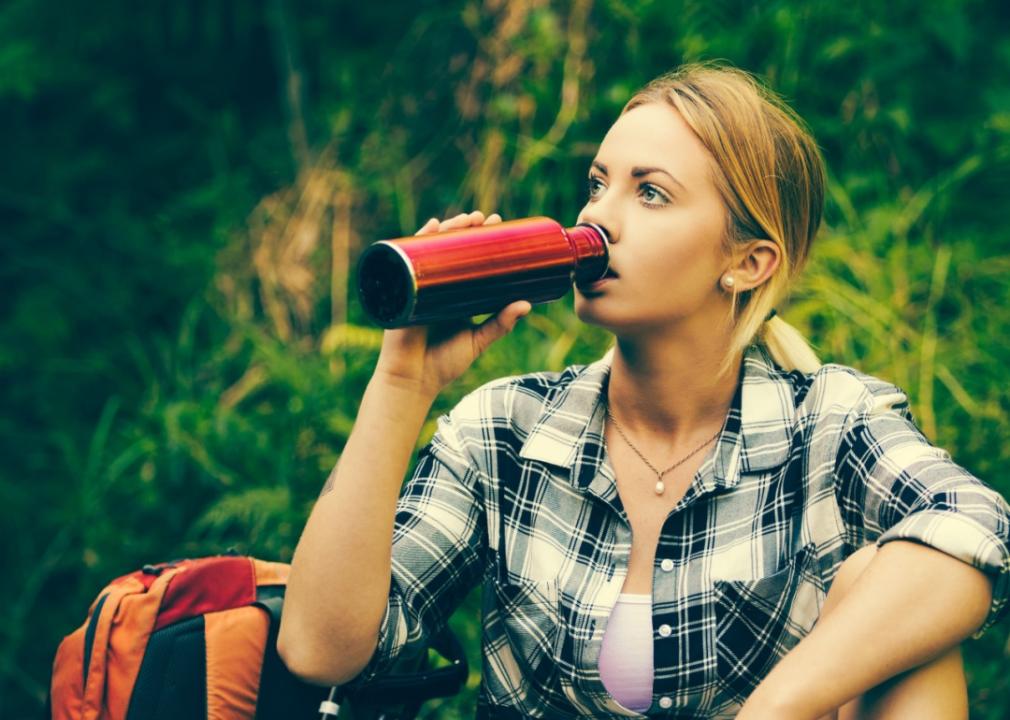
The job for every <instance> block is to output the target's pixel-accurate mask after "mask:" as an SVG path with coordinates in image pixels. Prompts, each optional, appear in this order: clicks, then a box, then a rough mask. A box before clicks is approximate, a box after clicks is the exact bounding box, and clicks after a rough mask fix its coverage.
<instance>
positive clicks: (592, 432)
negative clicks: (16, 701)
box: [519, 345, 796, 495]
mask: <svg viewBox="0 0 1010 720" xmlns="http://www.w3.org/2000/svg"><path fill="white" fill-rule="evenodd" d="M613 355H614V349H613V348H611V349H610V350H608V351H607V353H606V354H605V355H604V356H603V357H602V358H600V359H599V360H597V361H596V362H594V363H591V364H589V365H585V366H583V367H582V368H581V369H579V370H578V371H577V372H576V375H575V377H574V378H573V379H572V381H571V382H570V383H568V384H567V385H566V386H564V387H563V388H562V389H561V390H560V391H559V392H558V394H557V395H556V396H554V397H553V398H552V399H551V400H549V401H548V402H547V403H546V404H545V406H544V409H543V412H542V413H541V415H540V418H539V419H538V420H537V422H536V423H535V425H534V426H533V429H532V430H531V431H530V434H529V435H528V436H527V438H526V441H525V442H524V443H523V446H522V449H521V450H520V451H519V455H520V457H523V458H526V459H529V460H539V461H541V462H545V463H549V464H551V465H556V466H558V467H564V468H568V469H569V470H570V471H571V473H570V480H571V482H572V484H573V485H574V486H576V487H578V488H581V489H586V488H589V487H590V485H592V484H593V483H594V480H595V481H596V482H600V480H601V479H600V478H598V477H597V475H598V470H600V468H601V467H602V466H603V464H604V463H603V460H604V457H605V451H604V446H603V438H602V432H603V418H604V415H605V410H604V405H603V392H604V390H605V388H606V387H607V382H608V380H609V378H610V367H611V362H612V360H613ZM794 375H795V373H786V372H785V371H784V370H782V368H780V367H779V366H778V365H776V364H775V362H774V361H773V360H772V359H771V357H770V356H769V354H768V351H767V350H766V349H765V348H763V347H761V346H759V345H752V346H751V347H750V348H748V349H747V352H746V353H745V354H744V359H743V365H742V368H741V382H740V383H739V384H738V385H737V390H736V393H735V394H734V396H733V402H732V403H731V405H730V410H729V413H728V414H727V416H726V422H725V424H724V426H723V430H722V433H721V434H720V436H719V441H718V443H717V445H716V449H715V452H714V453H713V454H712V472H711V473H703V474H702V488H701V489H702V490H715V489H717V488H731V487H734V486H735V485H736V484H737V483H738V482H739V481H740V475H741V473H751V472H760V471H763V470H770V469H772V468H776V467H778V466H780V465H782V464H783V463H784V462H785V461H786V459H787V458H788V457H789V451H790V441H791V438H792V433H793V429H794V424H795V417H796V409H795V401H794V398H795V392H794V389H793V381H794V380H795V377H794ZM598 489H599V490H602V491H603V492H601V493H599V494H601V495H610V494H611V493H612V492H616V491H615V490H610V489H606V488H602V487H601V488H598Z"/></svg>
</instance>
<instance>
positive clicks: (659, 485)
mask: <svg viewBox="0 0 1010 720" xmlns="http://www.w3.org/2000/svg"><path fill="white" fill-rule="evenodd" d="M606 413H607V418H608V419H609V420H610V422H611V423H612V424H613V426H614V429H615V430H616V431H617V433H618V434H619V435H620V436H621V437H622V438H623V439H624V442H626V443H627V444H628V447H630V448H631V449H632V450H633V451H634V453H635V454H636V455H638V457H639V458H641V460H642V462H644V463H645V464H646V465H648V466H649V469H650V470H652V472H654V473H655V474H656V494H657V495H662V494H663V490H664V489H665V486H664V485H663V476H664V475H666V474H667V473H668V472H670V471H671V470H676V469H677V468H678V467H680V466H681V465H683V464H684V463H686V462H687V461H688V460H690V459H691V458H692V457H694V456H695V455H697V454H698V453H699V452H701V451H702V449H703V448H705V447H707V446H708V445H710V444H711V443H712V442H713V441H714V440H715V439H716V438H717V437H719V435H720V434H721V433H722V428H719V432H717V433H716V434H715V435H713V436H712V437H710V438H709V439H708V440H706V441H705V442H703V443H702V444H701V445H699V446H698V447H696V448H695V449H694V450H692V451H691V452H689V453H688V454H687V455H685V456H684V457H682V458H681V459H680V460H678V461H677V462H675V463H674V464H673V465H671V466H670V467H668V468H667V469H666V470H663V471H660V470H658V469H656V466H655V465H653V464H652V463H651V462H649V460H648V459H647V458H646V457H645V455H643V454H642V452H641V451H640V450H639V449H638V448H637V447H635V444H634V443H633V442H631V440H630V439H629V438H628V436H627V435H625V434H624V430H622V429H621V426H620V424H619V423H618V422H617V419H616V418H615V417H614V416H613V415H612V414H611V413H610V407H609V406H608V407H606Z"/></svg>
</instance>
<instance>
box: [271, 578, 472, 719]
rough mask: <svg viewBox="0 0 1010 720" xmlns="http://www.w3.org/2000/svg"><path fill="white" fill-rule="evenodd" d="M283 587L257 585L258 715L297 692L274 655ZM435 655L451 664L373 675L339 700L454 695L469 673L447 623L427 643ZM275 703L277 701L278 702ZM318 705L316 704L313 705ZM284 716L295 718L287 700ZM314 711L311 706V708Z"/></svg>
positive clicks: (417, 699)
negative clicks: (262, 627)
mask: <svg viewBox="0 0 1010 720" xmlns="http://www.w3.org/2000/svg"><path fill="white" fill-rule="evenodd" d="M285 589H286V588H284V587H260V588H258V590H257V598H256V605H259V606H260V607H262V608H263V609H265V610H266V611H267V612H268V613H270V616H271V620H272V622H271V623H270V637H269V639H268V641H267V652H266V653H265V655H264V658H263V673H262V675H261V676H260V700H259V705H258V711H257V715H258V716H259V717H275V715H272V714H269V713H271V712H273V711H274V710H273V709H274V708H275V707H284V702H285V701H284V698H285V697H291V696H292V695H293V694H297V687H295V692H293V691H292V687H293V686H292V685H291V684H290V681H291V679H292V678H293V677H294V676H293V675H291V673H290V672H288V670H287V669H286V668H285V667H284V665H283V663H282V662H281V660H280V657H279V656H278V655H277V630H278V628H279V626H280V620H281V614H282V612H283V610H284V591H285ZM429 645H430V647H432V648H434V649H435V651H436V652H438V654H439V655H441V656H442V657H443V658H445V659H446V660H448V661H449V662H450V663H451V664H450V665H448V666H446V667H442V668H437V669H434V670H427V669H426V670H422V671H420V672H412V673H398V674H396V675H385V676H381V677H377V678H375V679H374V680H372V681H371V682H369V683H367V684H365V685H362V686H361V687H360V688H357V689H355V690H354V691H353V692H351V693H349V695H348V696H347V697H346V698H344V697H343V693H342V692H339V691H338V694H339V695H340V696H341V701H342V700H343V699H348V700H352V701H353V700H358V701H361V702H366V703H387V704H388V703H389V702H390V701H391V700H393V701H395V702H396V704H411V703H421V702H423V701H425V700H430V699H432V698H436V697H449V696H452V695H455V694H457V693H458V692H459V691H460V690H461V689H462V688H463V686H464V685H465V684H466V679H467V677H468V676H469V674H470V668H469V664H468V663H467V660H466V653H465V651H464V650H463V646H462V645H461V644H460V642H459V638H457V637H456V635H455V634H454V633H453V632H452V630H451V629H450V628H449V626H448V625H447V626H446V627H445V628H444V629H443V630H442V632H441V633H439V634H438V635H436V636H435V637H434V638H432V640H431V642H430V643H429ZM278 703H281V704H280V705H278ZM317 707H318V704H317ZM287 709H288V716H290V717H296V715H294V714H292V713H291V712H290V703H289V702H288V703H287ZM313 710H314V711H315V708H313ZM277 717H279V716H277Z"/></svg>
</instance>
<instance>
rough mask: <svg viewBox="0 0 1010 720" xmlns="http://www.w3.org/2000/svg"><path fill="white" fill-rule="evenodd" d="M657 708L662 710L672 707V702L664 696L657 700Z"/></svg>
mask: <svg viewBox="0 0 1010 720" xmlns="http://www.w3.org/2000/svg"><path fill="white" fill-rule="evenodd" d="M659 706H660V707H661V708H663V709H664V710H665V709H666V708H669V707H673V700H671V699H670V698H668V697H666V696H665V695H664V696H663V697H661V698H660V699H659Z"/></svg>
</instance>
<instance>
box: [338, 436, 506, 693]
mask: <svg viewBox="0 0 1010 720" xmlns="http://www.w3.org/2000/svg"><path fill="white" fill-rule="evenodd" d="M486 542H487V529H486V524H485V516H484V503H483V499H482V494H481V488H480V486H479V474H478V473H477V472H475V471H474V470H473V468H472V466H471V465H470V463H468V461H467V459H466V457H465V456H464V454H463V453H462V452H461V450H460V443H459V440H458V438H457V436H456V433H455V429H454V427H453V424H452V421H451V419H450V417H449V416H442V417H441V418H439V419H438V430H437V432H436V433H435V436H434V437H433V438H432V440H431V442H430V443H429V444H428V445H427V446H425V448H424V449H422V450H421V452H420V454H419V456H418V462H417V466H416V468H415V470H414V473H413V475H412V476H411V478H410V480H409V481H408V482H407V483H406V485H405V486H404V488H403V490H402V491H401V493H400V497H399V499H398V501H397V507H396V518H395V523H394V528H393V546H392V580H391V583H390V589H389V599H388V602H387V605H386V611H385V614H384V616H383V619H382V622H381V624H380V626H379V636H378V643H377V646H376V650H375V653H374V654H373V655H372V658H371V660H370V661H369V662H368V664H367V665H366V666H365V667H364V668H363V669H362V671H361V673H359V674H358V675H357V676H356V677H355V678H354V679H353V680H351V681H350V682H348V683H346V684H345V685H344V687H345V688H346V689H348V690H353V689H355V688H357V687H360V686H361V685H363V684H365V683H367V682H369V681H370V680H372V679H373V678H375V677H377V676H383V675H387V674H389V673H390V671H391V670H392V669H393V666H394V664H395V663H396V662H397V660H399V659H401V658H407V657H415V656H416V655H417V654H418V653H421V652H425V651H426V649H427V647H428V644H429V642H430V640H431V638H432V637H433V636H435V635H437V634H438V633H439V632H441V631H442V630H443V629H444V628H445V626H446V624H447V622H448V620H449V617H450V616H451V615H452V613H453V611H454V610H455V609H456V608H457V607H458V606H459V605H460V603H462V601H463V600H464V599H465V598H466V596H467V594H468V593H469V591H470V590H471V589H472V588H473V587H474V586H475V585H476V584H477V583H478V582H479V580H480V578H481V577H482V575H483V569H484V557H485V547H486Z"/></svg>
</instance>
